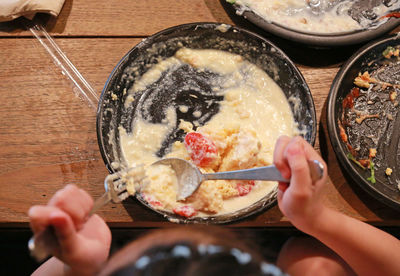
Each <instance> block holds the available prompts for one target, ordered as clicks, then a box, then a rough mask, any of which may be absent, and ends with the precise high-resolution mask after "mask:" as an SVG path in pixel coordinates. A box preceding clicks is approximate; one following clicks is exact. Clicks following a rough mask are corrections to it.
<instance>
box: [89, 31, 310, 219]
mask: <svg viewBox="0 0 400 276" xmlns="http://www.w3.org/2000/svg"><path fill="white" fill-rule="evenodd" d="M181 47H188V48H196V49H197V48H202V49H218V50H224V51H229V52H232V53H236V54H239V55H242V56H243V57H244V58H246V59H247V60H249V61H250V62H252V63H254V64H256V65H258V66H259V67H260V68H262V69H263V70H265V71H266V72H267V73H268V74H269V75H270V76H271V77H272V78H273V79H274V80H275V81H276V82H277V83H278V85H279V86H280V87H281V88H282V90H283V91H284V93H285V95H286V96H287V97H288V98H289V97H290V96H295V97H297V98H298V99H299V100H300V108H298V109H296V110H294V103H291V107H292V109H293V110H294V117H295V120H296V121H297V122H298V124H299V127H300V128H301V129H303V130H304V134H303V135H304V138H305V139H306V140H307V141H309V142H310V143H311V144H313V143H314V141H315V135H316V116H315V108H314V103H313V99H312V96H311V93H310V90H309V88H308V86H307V84H306V82H305V80H304V78H303V76H302V75H301V73H300V72H299V70H298V69H297V68H296V66H295V65H294V64H293V63H292V62H291V61H290V60H289V58H288V57H287V56H286V55H285V54H284V53H283V52H282V51H281V50H280V49H278V48H277V47H276V46H275V45H273V44H272V43H270V42H269V41H267V40H265V39H264V38H262V37H260V36H258V35H256V34H254V33H251V32H249V31H247V30H244V29H241V28H237V27H233V26H226V25H221V24H216V23H193V24H186V25H180V26H176V27H172V28H169V29H166V30H163V31H161V32H159V33H156V34H155V35H152V36H151V37H149V38H147V39H145V40H143V41H142V42H141V43H139V44H138V45H136V46H135V47H134V48H132V49H131V50H130V51H129V52H128V53H127V54H126V55H125V56H124V57H123V58H122V59H121V61H120V62H119V63H118V64H117V66H116V67H115V68H114V70H113V71H112V72H111V75H110V77H109V79H108V80H107V82H106V84H105V87H104V89H103V92H102V94H101V98H100V102H99V108H98V113H97V137H98V143H99V147H100V151H101V154H102V157H103V159H104V162H105V164H106V166H107V168H108V170H109V171H110V172H111V173H113V172H115V171H116V170H118V169H120V168H121V167H124V164H125V162H124V158H123V156H122V153H121V149H120V147H119V132H118V126H119V125H122V126H123V127H124V128H125V129H126V130H127V131H128V132H130V131H131V130H132V127H133V126H132V120H133V118H134V116H135V115H134V114H135V112H142V114H144V116H145V118H147V119H148V120H149V121H152V122H158V121H160V120H162V119H163V118H164V116H165V114H164V112H163V110H164V109H165V106H168V105H170V103H171V102H174V103H176V106H179V105H180V104H182V103H185V104H186V105H192V106H196V108H197V109H201V111H202V114H203V115H202V116H203V117H202V118H201V119H200V120H199V119H198V118H191V117H190V115H189V117H188V113H190V112H187V113H180V112H179V110H177V114H178V120H179V119H185V120H187V121H193V120H195V119H196V120H199V121H201V122H202V123H205V122H207V121H208V120H209V119H210V118H211V117H212V116H213V115H214V114H216V113H217V112H218V110H219V102H220V101H221V100H222V98H220V97H218V96H216V95H213V94H212V92H211V91H210V89H209V84H208V82H207V74H200V73H199V72H193V70H183V71H180V72H175V73H176V74H175V75H174V82H173V84H172V85H171V84H166V83H163V82H162V80H161V81H159V82H157V83H156V85H151V86H149V87H148V88H147V89H146V91H145V92H144V93H142V94H141V95H137V96H135V101H133V102H132V103H131V104H129V106H128V107H127V108H125V107H124V103H125V100H126V95H124V90H125V89H126V90H129V89H130V88H131V87H132V85H133V84H134V82H135V80H137V79H138V78H140V76H141V75H143V74H144V73H145V72H146V71H147V70H148V69H149V68H150V67H151V66H152V65H153V64H156V63H157V61H158V60H159V59H160V58H162V59H165V58H168V57H170V56H173V55H174V54H175V52H176V51H177V50H178V49H179V48H181ZM188 81H190V82H191V83H192V84H193V83H195V84H196V85H197V86H198V87H199V89H201V90H202V91H208V92H209V93H208V95H206V96H205V97H206V98H207V99H205V98H199V99H197V100H196V101H193V97H188V96H186V95H188V94H190V93H196V91H187V90H186V88H185V86H184V85H183V84H185V83H187V82H188ZM188 92H190V93H188ZM154 93H155V94H156V95H157V97H156V99H157V100H155V101H153V102H150V103H149V105H146V106H148V107H149V108H145V107H144V105H139V104H138V103H139V102H142V101H146V100H147V99H148V96H149V95H150V94H152V95H153V94H154ZM112 95H116V96H117V98H116V100H113V96H112ZM114 97H115V96H114ZM188 98H190V99H188ZM138 99H141V100H138ZM205 100H211V101H212V105H211V106H209V107H207V105H205V104H204V101H205ZM267 121H268V114H266V122H267ZM183 137H184V133H182V132H180V131H179V130H178V129H175V130H174V131H173V132H171V133H170V134H169V136H168V139H166V140H165V141H164V144H163V147H162V148H161V149H160V150H159V152H158V155H159V157H162V156H163V155H164V154H165V152H166V151H168V149H169V147H170V145H171V144H172V143H173V142H174V141H176V140H180V141H182V140H183ZM137 198H138V200H139V201H141V202H142V203H143V204H145V205H146V206H148V207H149V208H152V207H151V206H149V205H148V204H147V203H146V201H144V200H143V199H142V198H141V196H140V195H138V196H137ZM275 201H276V190H274V191H273V192H272V193H271V194H269V195H266V196H265V198H264V199H262V200H260V201H259V202H257V203H256V204H254V205H252V206H250V207H249V208H247V209H246V210H241V211H239V212H237V213H234V214H229V215H221V216H213V217H207V218H195V219H191V220H188V221H190V222H213V223H223V222H228V221H232V220H236V219H240V218H242V217H246V216H248V215H250V214H253V213H254V212H258V211H261V210H264V209H266V208H268V207H271V206H272V205H273V204H274V203H275ZM154 211H156V212H158V213H161V214H163V215H166V216H167V217H168V218H169V219H176V218H177V219H179V221H180V222H182V221H185V220H182V219H181V218H180V217H176V216H174V215H173V214H170V213H165V212H162V211H158V210H154ZM175 221H176V220H175ZM185 222H186V221H185Z"/></svg>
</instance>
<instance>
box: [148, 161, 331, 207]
mask: <svg viewBox="0 0 400 276" xmlns="http://www.w3.org/2000/svg"><path fill="white" fill-rule="evenodd" d="M152 165H169V166H171V168H172V169H173V170H174V171H175V173H176V177H177V179H178V194H177V196H176V197H177V200H184V199H186V198H187V197H189V196H190V195H192V194H193V193H194V192H195V191H196V190H197V189H198V187H199V186H200V184H201V183H202V182H203V181H205V180H218V179H225V180H269V181H280V182H289V179H286V178H284V177H283V176H282V175H281V173H280V172H279V170H278V169H277V168H276V167H275V166H274V165H271V166H266V167H257V168H252V169H246V170H237V171H228V172H217V173H202V172H200V170H199V169H198V168H197V167H196V166H195V165H194V164H192V163H190V162H188V161H186V160H184V159H180V158H165V159H161V160H158V161H156V162H154V163H153V164H152ZM308 165H309V168H310V174H311V179H312V180H313V181H316V180H318V179H320V178H321V177H322V175H323V173H324V166H323V165H322V164H321V163H320V162H319V161H317V160H312V161H308Z"/></svg>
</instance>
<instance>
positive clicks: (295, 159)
mask: <svg viewBox="0 0 400 276" xmlns="http://www.w3.org/2000/svg"><path fill="white" fill-rule="evenodd" d="M303 141H304V140H302V139H301V138H300V137H298V138H297V137H296V138H294V139H292V140H291V141H290V143H289V144H288V146H287V147H286V149H285V152H284V156H285V158H286V159H287V162H288V164H289V166H290V169H291V172H292V176H291V179H290V183H291V188H292V189H293V190H294V189H296V190H298V191H300V190H304V189H307V185H304V183H309V184H312V181H311V176H310V169H309V165H308V161H307V158H306V154H305V150H304V143H303Z"/></svg>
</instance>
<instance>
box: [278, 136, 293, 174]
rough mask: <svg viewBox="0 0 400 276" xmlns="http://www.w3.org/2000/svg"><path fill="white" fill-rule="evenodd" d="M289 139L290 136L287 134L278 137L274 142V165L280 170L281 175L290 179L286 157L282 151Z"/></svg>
mask: <svg viewBox="0 0 400 276" xmlns="http://www.w3.org/2000/svg"><path fill="white" fill-rule="evenodd" d="M290 141H291V138H290V137H288V136H281V137H279V138H278V141H277V142H276V144H275V150H274V164H275V167H276V168H277V169H278V170H279V171H280V172H281V174H282V176H283V177H284V178H287V179H290V175H291V173H290V167H289V164H288V162H287V159H286V157H285V156H284V153H285V149H286V147H287V145H288V144H289V143H290Z"/></svg>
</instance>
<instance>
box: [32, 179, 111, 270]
mask: <svg viewBox="0 0 400 276" xmlns="http://www.w3.org/2000/svg"><path fill="white" fill-rule="evenodd" d="M92 206H93V200H92V198H91V197H90V195H89V194H88V193H86V192H85V191H84V190H82V189H79V188H77V187H76V186H74V185H68V186H66V187H65V188H63V189H61V190H59V191H58V192H57V193H56V194H55V195H54V196H53V198H52V199H51V200H50V201H49V203H48V204H47V205H46V206H33V207H31V208H30V210H29V214H28V215H29V218H30V224H31V228H32V230H33V232H34V234H38V233H39V232H41V231H43V230H44V229H45V228H46V227H48V226H49V225H51V226H53V228H54V230H55V234H56V237H57V240H58V243H59V248H56V250H55V252H52V253H53V255H54V256H55V257H57V258H58V259H59V260H61V261H63V262H64V263H65V264H66V265H68V267H67V269H69V270H70V271H71V272H73V271H79V272H88V273H86V274H90V273H92V272H93V271H96V270H97V269H98V268H99V267H100V266H101V265H102V264H103V263H104V262H105V261H106V260H107V258H108V254H109V249H110V243H111V232H110V229H109V228H108V226H107V225H106V223H105V222H104V220H103V219H101V218H100V217H99V216H97V215H93V216H91V217H90V218H89V219H88V214H89V211H90V209H91V208H92Z"/></svg>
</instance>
